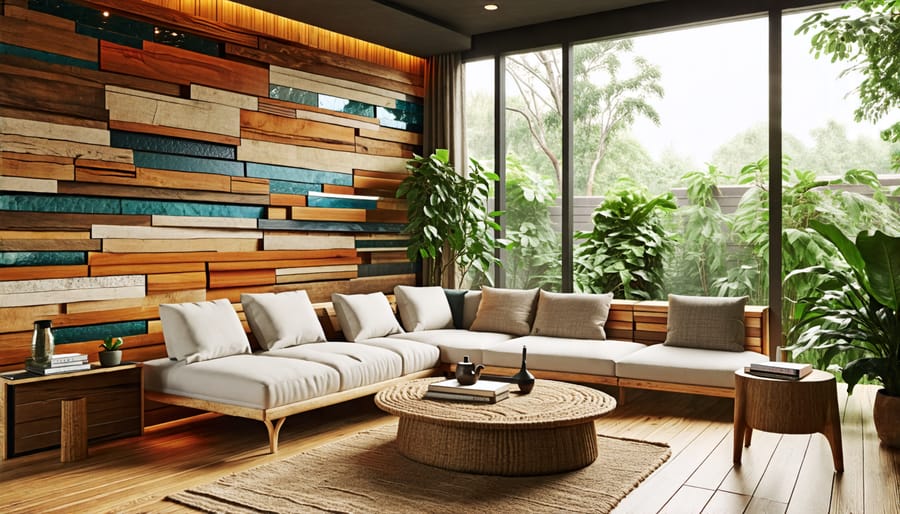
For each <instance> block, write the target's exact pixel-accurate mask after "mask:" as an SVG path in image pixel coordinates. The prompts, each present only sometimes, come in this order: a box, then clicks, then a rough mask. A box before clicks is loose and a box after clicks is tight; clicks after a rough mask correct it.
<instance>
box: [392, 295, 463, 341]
mask: <svg viewBox="0 0 900 514" xmlns="http://www.w3.org/2000/svg"><path fill="white" fill-rule="evenodd" d="M394 297H395V298H396V299H397V312H399V313H400V321H402V322H403V328H404V329H406V331H407V332H416V331H418V330H434V329H439V328H453V313H452V312H451V311H450V302H449V301H448V300H447V295H446V294H445V293H444V289H443V288H442V287H439V286H432V287H413V286H396V287H395V288H394Z"/></svg>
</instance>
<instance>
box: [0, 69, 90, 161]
mask: <svg viewBox="0 0 900 514" xmlns="http://www.w3.org/2000/svg"><path fill="white" fill-rule="evenodd" d="M19 60H25V61H32V60H30V59H17V58H16V57H14V56H9V55H4V56H3V61H2V62H0V105H5V106H9V107H15V108H20V109H26V110H34V111H43V112H49V113H53V114H64V115H68V116H74V117H78V118H87V119H91V120H98V121H106V119H107V113H106V108H105V106H104V99H103V89H102V88H100V87H97V84H92V83H90V82H87V81H82V80H78V79H75V78H72V77H68V76H65V75H63V74H61V73H51V72H45V71H33V70H31V69H29V68H21V67H17V66H14V65H12V64H11V63H13V62H16V61H19ZM33 62H34V63H42V64H43V61H33ZM48 67H49V68H52V65H48ZM69 67H71V66H68V67H64V68H69ZM35 75H37V76H35ZM61 88H65V91H66V94H65V95H61V94H59V93H60V89H61ZM3 149H4V150H7V151H8V150H9V149H8V148H6V147H5V146H4V147H3Z"/></svg>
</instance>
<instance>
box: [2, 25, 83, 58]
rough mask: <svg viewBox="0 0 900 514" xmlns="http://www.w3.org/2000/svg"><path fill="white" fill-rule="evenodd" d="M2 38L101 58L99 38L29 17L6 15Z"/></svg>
mask: <svg viewBox="0 0 900 514" xmlns="http://www.w3.org/2000/svg"><path fill="white" fill-rule="evenodd" d="M0 42H3V43H7V44H10V45H15V46H21V47H24V48H31V49H34V50H40V51H42V52H50V53H53V54H59V55H65V56H68V57H73V58H75V59H81V60H83V61H90V62H97V40H96V39H94V38H92V37H88V36H83V35H81V34H76V33H75V31H74V30H71V29H60V28H58V27H55V26H52V25H46V24H42V23H32V22H31V21H29V20H23V19H19V18H14V17H9V16H6V17H4V20H3V30H2V31H0Z"/></svg>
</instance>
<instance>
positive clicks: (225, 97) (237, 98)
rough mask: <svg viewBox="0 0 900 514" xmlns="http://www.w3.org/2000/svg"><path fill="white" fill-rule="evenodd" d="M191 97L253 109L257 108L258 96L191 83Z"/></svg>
mask: <svg viewBox="0 0 900 514" xmlns="http://www.w3.org/2000/svg"><path fill="white" fill-rule="evenodd" d="M191 98H192V99H194V100H201V101H204V102H211V103H215V104H222V105H230V106H231V107H237V108H239V109H245V110H248V111H255V110H257V109H258V108H259V97H256V96H251V95H245V94H241V93H235V92H233V91H226V90H224V89H217V88H214V87H207V86H202V85H200V84H191Z"/></svg>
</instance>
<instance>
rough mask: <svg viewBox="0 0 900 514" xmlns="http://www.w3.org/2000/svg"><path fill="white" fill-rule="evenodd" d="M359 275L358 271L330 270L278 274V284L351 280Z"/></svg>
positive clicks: (276, 279)
mask: <svg viewBox="0 0 900 514" xmlns="http://www.w3.org/2000/svg"><path fill="white" fill-rule="evenodd" d="M357 276H358V274H357V272H356V271H329V272H324V273H303V274H298V275H278V276H276V277H275V281H276V283H277V284H296V283H302V282H318V281H320V280H349V279H354V278H356V277H357Z"/></svg>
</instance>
